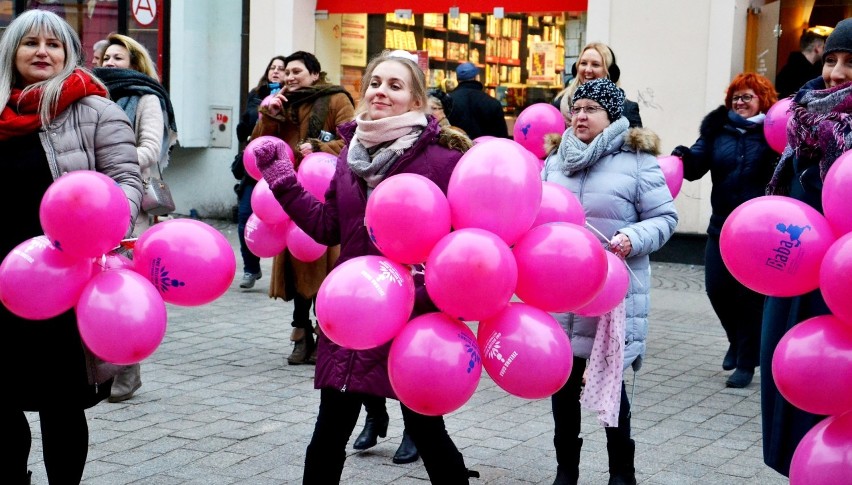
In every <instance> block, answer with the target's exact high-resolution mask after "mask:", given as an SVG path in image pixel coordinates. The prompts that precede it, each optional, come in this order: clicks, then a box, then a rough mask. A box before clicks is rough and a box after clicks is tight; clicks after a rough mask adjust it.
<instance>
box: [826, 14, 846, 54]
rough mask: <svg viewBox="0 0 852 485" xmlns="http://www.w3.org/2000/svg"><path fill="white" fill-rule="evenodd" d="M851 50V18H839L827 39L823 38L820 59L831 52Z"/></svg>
mask: <svg viewBox="0 0 852 485" xmlns="http://www.w3.org/2000/svg"><path fill="white" fill-rule="evenodd" d="M839 51H842V52H852V18H848V19H845V20H841V21H840V22H838V23H837V27H835V28H834V31H833V32H832V33H831V35H829V36H828V39H826V40H825V50H824V51H823V53H822V59H823V61H824V60H825V56H827V55H829V54H831V53H832V52H839Z"/></svg>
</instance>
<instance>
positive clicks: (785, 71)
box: [775, 31, 825, 99]
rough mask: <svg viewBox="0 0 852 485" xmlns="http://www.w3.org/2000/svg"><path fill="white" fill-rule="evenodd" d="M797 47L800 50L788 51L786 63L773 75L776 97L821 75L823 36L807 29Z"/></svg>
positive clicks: (784, 95) (790, 91)
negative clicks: (788, 55)
mask: <svg viewBox="0 0 852 485" xmlns="http://www.w3.org/2000/svg"><path fill="white" fill-rule="evenodd" d="M799 49H800V50H801V52H798V51H797V52H791V53H790V57H788V58H787V64H785V65H784V67H782V68H781V70H780V71H778V75H777V76H775V90H776V91H778V99H783V98H786V97H787V96H790V95H791V94H795V93H796V92H797V91H798V90H799V88H801V87H802V86H804V85H805V83H806V82H808V81H810V80H811V79H813V78H816V77H820V76H821V75H822V51H823V49H825V37H824V36H822V35H819V34H817V33H816V32H811V31H807V32H805V33H804V34H802V38H801V39H799Z"/></svg>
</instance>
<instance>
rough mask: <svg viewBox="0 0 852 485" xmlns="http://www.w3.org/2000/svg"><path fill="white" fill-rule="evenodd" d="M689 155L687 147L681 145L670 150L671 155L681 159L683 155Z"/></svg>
mask: <svg viewBox="0 0 852 485" xmlns="http://www.w3.org/2000/svg"><path fill="white" fill-rule="evenodd" d="M688 153H689V147H685V146H683V145H678V146H676V147H675V148H674V150H672V155H674V156H676V157H679V158H681V159H683V157H684V155H687V154H688Z"/></svg>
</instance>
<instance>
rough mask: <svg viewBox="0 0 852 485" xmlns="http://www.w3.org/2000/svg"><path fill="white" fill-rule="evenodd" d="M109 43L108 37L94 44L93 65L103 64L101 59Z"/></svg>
mask: <svg viewBox="0 0 852 485" xmlns="http://www.w3.org/2000/svg"><path fill="white" fill-rule="evenodd" d="M108 45H109V41H108V40H106V39H101V40H99V41H97V42H95V44H94V45H93V46H92V67H98V66H100V65H101V60H102V59H103V57H104V51H105V50H106V48H107V46H108Z"/></svg>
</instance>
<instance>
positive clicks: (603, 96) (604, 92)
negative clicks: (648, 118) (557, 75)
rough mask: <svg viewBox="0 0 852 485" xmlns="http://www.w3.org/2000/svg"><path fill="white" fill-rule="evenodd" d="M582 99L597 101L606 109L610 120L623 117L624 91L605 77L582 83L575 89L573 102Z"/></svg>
mask: <svg viewBox="0 0 852 485" xmlns="http://www.w3.org/2000/svg"><path fill="white" fill-rule="evenodd" d="M580 99H591V100H592V101H597V102H598V104H600V105H601V106H603V108H604V109H605V110H606V114H607V116H609V121H615V120H617V119H619V118H621V114H622V112H624V91H622V90H621V88H619V87H618V86H616V85H615V83H613V82H612V81H610V80H609V79H607V78H605V77H602V78H598V79H592V80H591V81H586V82H585V83H583V84H581V85H580V87H578V88H577V90H576V91H574V97H573V98H571V104H574V103H576V102H577V101H578V100H580Z"/></svg>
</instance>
